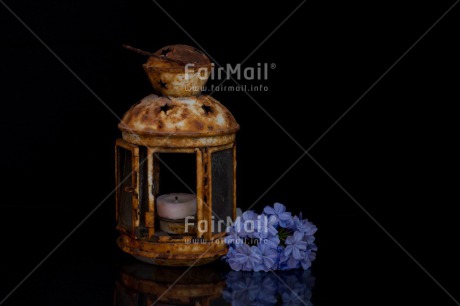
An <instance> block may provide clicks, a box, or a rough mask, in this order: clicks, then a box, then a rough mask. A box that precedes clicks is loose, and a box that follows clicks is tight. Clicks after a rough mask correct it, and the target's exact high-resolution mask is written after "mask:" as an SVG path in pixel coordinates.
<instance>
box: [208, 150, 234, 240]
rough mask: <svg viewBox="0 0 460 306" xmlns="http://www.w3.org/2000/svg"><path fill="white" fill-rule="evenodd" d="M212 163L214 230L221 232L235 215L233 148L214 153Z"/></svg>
mask: <svg viewBox="0 0 460 306" xmlns="http://www.w3.org/2000/svg"><path fill="white" fill-rule="evenodd" d="M211 163H212V165H211V166H212V167H211V169H212V170H211V171H212V210H213V216H214V222H213V223H214V226H213V232H214V233H219V232H223V231H225V229H226V224H227V218H228V217H229V218H230V219H231V218H232V215H233V149H227V150H222V151H216V152H214V153H212V156H211Z"/></svg>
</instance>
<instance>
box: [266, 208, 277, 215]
mask: <svg viewBox="0 0 460 306" xmlns="http://www.w3.org/2000/svg"><path fill="white" fill-rule="evenodd" d="M264 213H266V214H267V215H274V214H276V211H275V210H274V209H273V207H271V206H265V208H264Z"/></svg>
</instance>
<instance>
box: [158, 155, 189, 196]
mask: <svg viewBox="0 0 460 306" xmlns="http://www.w3.org/2000/svg"><path fill="white" fill-rule="evenodd" d="M155 162H156V163H158V165H159V168H160V169H159V172H160V186H159V191H160V195H162V194H167V193H195V192H196V191H195V186H196V155H195V154H190V153H156V154H155Z"/></svg>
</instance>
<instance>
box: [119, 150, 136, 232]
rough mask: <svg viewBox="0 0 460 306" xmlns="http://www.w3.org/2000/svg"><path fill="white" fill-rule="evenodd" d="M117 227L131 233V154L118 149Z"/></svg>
mask: <svg viewBox="0 0 460 306" xmlns="http://www.w3.org/2000/svg"><path fill="white" fill-rule="evenodd" d="M118 175H119V177H118V182H119V183H118V184H119V186H117V188H118V197H119V198H118V203H119V207H118V217H119V218H118V225H119V226H120V227H123V228H124V229H125V230H126V231H127V232H132V226H133V219H132V218H133V207H132V203H133V202H132V201H133V194H132V193H131V192H129V189H130V188H132V187H133V186H132V154H131V151H129V150H125V149H123V148H121V147H118Z"/></svg>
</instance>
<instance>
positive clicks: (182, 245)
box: [117, 234, 228, 267]
mask: <svg viewBox="0 0 460 306" xmlns="http://www.w3.org/2000/svg"><path fill="white" fill-rule="evenodd" d="M117 244H118V247H119V248H120V249H122V251H124V252H126V253H128V254H131V255H133V256H134V257H135V258H136V259H138V260H140V261H143V262H146V263H149V264H154V265H158V266H182V267H187V266H200V265H204V264H208V263H211V262H213V261H215V260H217V259H219V258H220V257H221V256H224V255H225V254H227V251H228V248H227V246H226V244H225V242H224V239H223V238H222V237H221V238H217V239H214V240H212V241H198V242H193V241H190V242H188V241H187V240H186V239H182V241H181V240H179V239H171V240H166V241H152V240H148V239H135V238H132V237H130V236H128V235H126V234H121V235H120V237H118V239H117Z"/></svg>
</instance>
